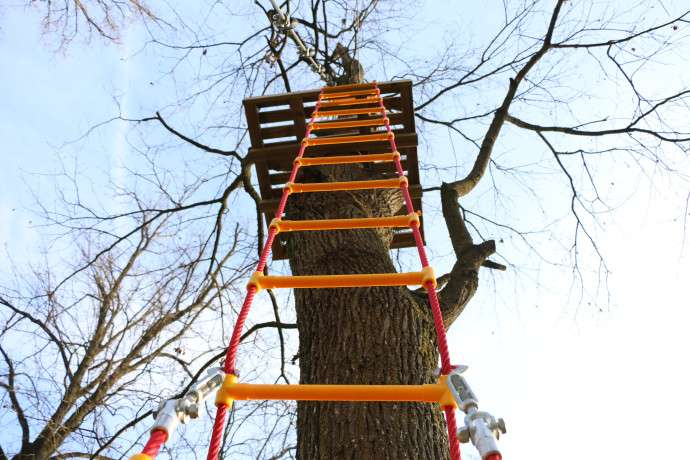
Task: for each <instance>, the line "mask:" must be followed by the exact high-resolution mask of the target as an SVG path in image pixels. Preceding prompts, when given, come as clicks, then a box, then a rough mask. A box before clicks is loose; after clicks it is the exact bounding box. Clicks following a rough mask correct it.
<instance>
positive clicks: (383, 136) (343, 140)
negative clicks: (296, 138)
mask: <svg viewBox="0 0 690 460" xmlns="http://www.w3.org/2000/svg"><path fill="white" fill-rule="evenodd" d="M389 137H394V135H393V133H388V132H384V133H378V134H360V135H358V136H337V137H309V138H306V139H303V140H302V142H306V143H307V145H331V144H349V143H354V142H369V141H387V140H388V138H389Z"/></svg>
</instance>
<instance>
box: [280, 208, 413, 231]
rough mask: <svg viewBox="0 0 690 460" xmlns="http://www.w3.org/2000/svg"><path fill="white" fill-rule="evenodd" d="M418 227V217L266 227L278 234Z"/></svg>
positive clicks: (283, 223)
mask: <svg viewBox="0 0 690 460" xmlns="http://www.w3.org/2000/svg"><path fill="white" fill-rule="evenodd" d="M413 221H414V222H417V225H419V215H418V214H416V213H412V214H409V215H407V216H395V217H366V218H360V219H323V220H281V219H273V221H271V224H270V225H269V226H268V227H269V228H271V227H276V228H277V229H278V231H279V232H296V231H302V230H343V229H348V228H381V227H409V226H410V223H411V222H413Z"/></svg>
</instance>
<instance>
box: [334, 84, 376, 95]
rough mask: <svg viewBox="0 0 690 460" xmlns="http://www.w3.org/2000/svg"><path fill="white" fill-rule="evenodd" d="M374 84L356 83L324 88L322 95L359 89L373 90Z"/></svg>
mask: <svg viewBox="0 0 690 460" xmlns="http://www.w3.org/2000/svg"><path fill="white" fill-rule="evenodd" d="M374 85H376V82H375V81H373V82H371V83H356V84H352V85H341V86H326V87H325V88H324V89H323V93H324V95H326V94H334V93H340V92H341V91H355V90H360V89H375V86H374Z"/></svg>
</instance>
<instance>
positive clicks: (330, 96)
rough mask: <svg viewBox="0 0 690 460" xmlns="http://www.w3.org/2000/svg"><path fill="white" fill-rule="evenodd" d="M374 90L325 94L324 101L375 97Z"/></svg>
mask: <svg viewBox="0 0 690 460" xmlns="http://www.w3.org/2000/svg"><path fill="white" fill-rule="evenodd" d="M377 95H378V93H377V92H376V89H374V88H372V89H365V90H362V91H342V92H339V93H325V94H324V95H323V97H324V99H329V100H330V99H336V98H340V97H356V96H377Z"/></svg>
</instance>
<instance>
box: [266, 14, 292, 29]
mask: <svg viewBox="0 0 690 460" xmlns="http://www.w3.org/2000/svg"><path fill="white" fill-rule="evenodd" d="M271 19H272V20H273V25H274V26H276V27H277V28H278V30H279V31H281V32H289V31H290V30H292V29H294V28H295V27H297V25H298V24H299V21H297V19H290V15H289V14H287V13H285V14H284V19H281V18H280V14H274V15H273V17H272V18H271Z"/></svg>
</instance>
